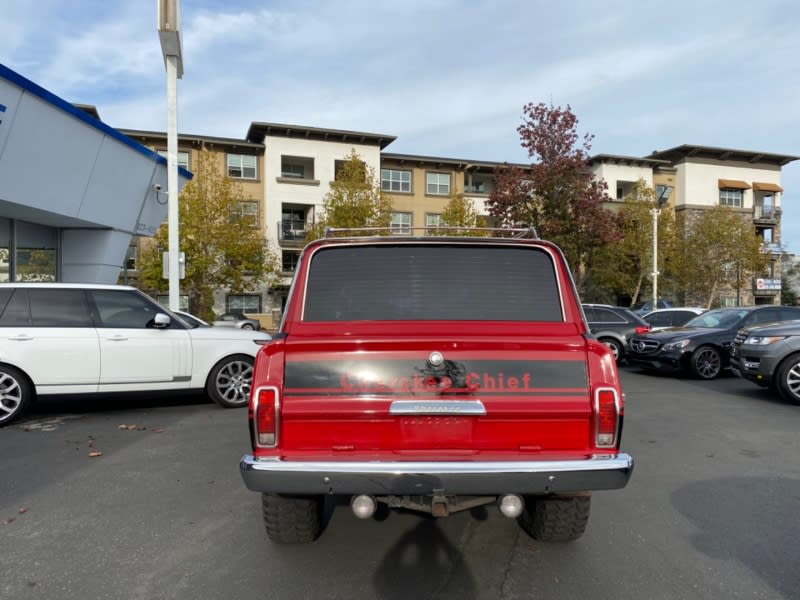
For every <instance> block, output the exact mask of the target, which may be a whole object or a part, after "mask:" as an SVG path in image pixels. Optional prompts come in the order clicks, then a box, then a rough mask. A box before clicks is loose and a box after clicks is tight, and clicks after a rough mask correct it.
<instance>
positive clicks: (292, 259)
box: [281, 250, 300, 273]
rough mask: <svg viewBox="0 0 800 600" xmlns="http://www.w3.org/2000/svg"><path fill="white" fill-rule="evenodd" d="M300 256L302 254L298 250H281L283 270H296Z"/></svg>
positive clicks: (288, 271)
mask: <svg viewBox="0 0 800 600" xmlns="http://www.w3.org/2000/svg"><path fill="white" fill-rule="evenodd" d="M299 258H300V255H299V254H298V253H297V252H291V251H288V250H284V251H283V252H281V265H282V266H281V270H282V271H283V272H284V273H294V270H295V269H296V268H297V261H298V259H299Z"/></svg>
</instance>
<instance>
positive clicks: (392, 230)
mask: <svg viewBox="0 0 800 600" xmlns="http://www.w3.org/2000/svg"><path fill="white" fill-rule="evenodd" d="M417 231H418V232H421V233H419V234H417V237H441V236H451V237H463V236H470V237H489V238H514V239H532V240H538V239H539V235H538V234H537V233H536V229H535V228H534V227H517V228H512V227H457V226H453V227H449V226H446V227H402V228H400V227H327V228H326V229H325V237H326V238H332V237H343V236H344V237H348V236H350V237H366V236H381V235H392V236H397V237H401V236H413V235H414V232H417ZM359 234H360V235H359ZM364 234H366V235H364Z"/></svg>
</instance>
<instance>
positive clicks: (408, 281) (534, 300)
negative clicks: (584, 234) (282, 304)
mask: <svg viewBox="0 0 800 600" xmlns="http://www.w3.org/2000/svg"><path fill="white" fill-rule="evenodd" d="M305 298H306V303H305V307H304V314H303V321H306V322H309V321H311V322H315V321H404V320H406V321H425V320H437V321H439V320H456V321H550V322H560V321H562V320H563V318H562V312H561V299H560V296H559V292H558V282H557V279H556V274H555V268H554V265H553V259H552V258H551V256H550V255H549V254H548V253H547V252H546V251H544V250H542V249H541V248H536V247H525V246H506V247H502V246H485V245H482V246H469V245H446V244H402V245H388V244H387V245H376V246H370V245H359V246H334V247H330V248H321V249H319V250H318V251H317V252H316V253H314V255H313V256H312V258H311V263H310V266H309V271H308V281H307V287H306V292H305Z"/></svg>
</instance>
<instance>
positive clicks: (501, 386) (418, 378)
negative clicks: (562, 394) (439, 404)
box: [339, 371, 531, 392]
mask: <svg viewBox="0 0 800 600" xmlns="http://www.w3.org/2000/svg"><path fill="white" fill-rule="evenodd" d="M339 386H340V387H341V388H342V389H343V390H344V391H346V392H381V391H398V392H431V391H436V390H440V391H441V390H451V391H459V388H456V387H454V386H453V380H452V379H451V378H450V377H447V376H441V377H435V376H430V375H420V374H418V373H414V374H413V375H411V376H400V375H391V376H384V377H381V376H377V377H376V376H375V374H374V373H369V374H363V373H342V375H341V376H340V378H339ZM462 389H463V390H464V391H470V392H473V391H476V390H486V391H493V392H515V391H525V390H530V389H531V374H530V373H522V374H521V375H519V376H513V377H507V376H506V375H505V374H503V372H501V371H500V372H496V373H488V372H482V373H480V372H471V373H468V374H467V376H466V388H462Z"/></svg>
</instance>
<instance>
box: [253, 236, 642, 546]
mask: <svg viewBox="0 0 800 600" xmlns="http://www.w3.org/2000/svg"><path fill="white" fill-rule="evenodd" d="M340 234H341V232H334V234H333V235H340ZM483 234H484V235H493V237H450V236H443V237H437V236H420V237H416V236H413V235H411V236H406V237H398V236H385V237H347V238H342V237H326V238H325V239H322V240H318V241H316V242H312V243H311V244H309V245H308V246H306V248H305V249H304V251H303V253H302V254H301V256H300V260H299V263H298V266H297V270H296V271H295V277H294V281H293V283H292V287H291V291H290V293H289V299H288V302H287V305H286V311H285V313H284V318H283V322H282V324H281V329H280V332H279V333H278V335H276V336H274V338H273V341H272V342H270V343H269V344H268V345H267V346H265V347H264V348H263V349H261V350H260V351H259V353H258V355H257V357H256V362H255V370H254V374H253V384H252V391H251V396H250V407H249V422H250V431H251V435H252V446H253V453H252V454H248V455H245V456H244V457H243V458H242V460H241V463H240V471H241V474H242V477H243V479H244V482H245V484H246V485H247V487H248V488H249V489H251V490H254V491H257V492H261V493H262V500H263V514H264V521H265V524H266V529H267V534H268V536H269V537H270V538H271V539H272V540H273V541H274V542H279V543H300V542H311V541H313V540H315V539H316V538H317V537H318V536H319V535H320V533H321V531H322V529H323V504H324V499H325V497H326V496H331V495H344V496H347V497H350V505H351V508H352V510H353V511H354V513H355V514H356V515H357V516H359V517H362V518H369V517H371V516H372V515H373V514H374V512H375V510H376V508H377V506H378V503H384V504H386V505H388V506H389V507H402V508H406V509H414V510H419V511H425V512H428V513H431V514H433V515H435V516H437V517H442V516H446V515H448V514H449V513H453V512H456V511H461V510H466V509H470V508H473V507H476V506H481V505H486V504H496V505H497V506H498V507H499V510H500V511H501V513H502V514H504V515H505V516H507V517H511V518H518V519H519V523H520V524H521V526H522V527H523V528H524V529H525V531H527V532H528V533H529V534H530V535H532V536H533V537H534V538H536V539H539V540H547V541H568V540H573V539H576V538H578V537H579V536H580V535H581V534H582V533H583V532H584V529H585V528H586V524H587V521H588V518H589V505H590V501H591V492H592V491H593V490H607V489H616V488H622V487H624V486H625V485H626V484H627V482H628V479H629V478H630V476H631V473H632V471H633V459H632V458H631V457H630V456H629V455H627V454H625V453H622V452H620V449H619V448H620V432H621V430H622V420H623V398H622V392H621V390H620V382H619V376H618V373H617V367H616V364H615V362H614V356H613V354H612V353H611V352H610V350H609V349H608V348H607V347H606V346H605V345H604V344H602V343H600V342H598V341H597V340H595V339H594V338H593V337H592V335H591V334H590V333H589V329H588V328H587V326H586V322H585V320H584V317H583V313H582V311H581V305H580V301H579V298H578V294H577V292H576V290H575V287H574V284H573V282H572V278H571V275H570V271H569V269H568V267H567V264H566V261H565V259H564V256H563V254H562V253H561V251H560V250H559V249H558V248H557V247H556V246H555V245H553V244H552V243H549V242H546V241H542V240H539V239H536V238H535V233H532V234H531V235H530V236H528V235H526V233H525V232H524V231H521V230H502V233H500V232H497V231H495V230H490V231H487V230H484V231H483ZM329 235H331V234H330V233H329ZM503 236H506V237H503Z"/></svg>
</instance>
